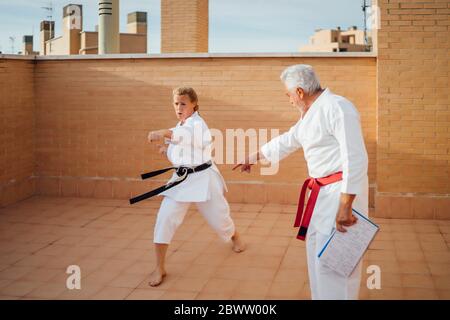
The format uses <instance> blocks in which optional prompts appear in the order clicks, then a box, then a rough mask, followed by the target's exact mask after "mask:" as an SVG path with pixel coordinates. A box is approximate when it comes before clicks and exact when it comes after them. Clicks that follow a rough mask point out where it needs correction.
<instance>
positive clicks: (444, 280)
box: [432, 275, 450, 290]
mask: <svg viewBox="0 0 450 320" xmlns="http://www.w3.org/2000/svg"><path fill="white" fill-rule="evenodd" d="M432 278H433V282H434V285H435V287H436V289H438V290H449V289H450V276H449V275H445V276H432Z"/></svg>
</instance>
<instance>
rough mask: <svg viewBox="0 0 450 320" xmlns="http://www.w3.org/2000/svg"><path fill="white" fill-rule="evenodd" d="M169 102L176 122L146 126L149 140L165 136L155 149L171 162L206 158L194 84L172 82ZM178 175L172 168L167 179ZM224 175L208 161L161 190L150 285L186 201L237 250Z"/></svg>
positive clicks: (188, 163) (206, 137)
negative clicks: (204, 166)
mask: <svg viewBox="0 0 450 320" xmlns="http://www.w3.org/2000/svg"><path fill="white" fill-rule="evenodd" d="M173 107H174V109H175V114H176V116H177V118H178V119H179V120H180V121H179V122H178V124H177V125H176V127H174V128H171V129H163V130H158V131H152V132H150V133H149V135H148V140H149V142H157V141H161V140H163V139H164V140H165V142H166V144H165V145H159V151H160V153H165V154H167V158H168V160H169V161H170V162H171V163H172V164H173V166H174V167H179V166H185V167H191V168H193V167H196V166H199V165H201V164H204V163H207V162H208V161H211V162H212V159H211V143H212V137H211V133H210V131H209V128H208V126H207V125H206V123H205V121H204V120H203V119H202V117H201V116H200V114H199V112H198V98H197V94H196V92H195V91H194V89H192V88H189V87H181V88H177V89H175V90H174V91H173ZM177 179H179V177H178V175H177V174H176V173H174V174H173V176H172V178H171V179H170V181H169V182H171V181H176V180H177ZM225 190H227V189H226V184H225V181H224V179H223V177H222V175H221V174H220V172H219V169H218V168H217V167H216V165H215V164H214V162H212V165H211V166H210V167H209V168H207V169H206V170H203V171H200V172H194V173H191V174H189V175H188V176H187V178H186V180H185V181H183V182H181V183H180V184H178V185H176V186H175V187H173V188H171V189H168V190H166V191H164V192H163V193H161V195H163V196H164V199H163V200H162V202H161V207H160V209H159V212H158V215H157V218H156V224H155V229H154V239H153V242H154V243H155V251H156V264H157V265H156V269H155V270H154V271H153V273H152V274H151V277H150V282H149V285H150V286H158V285H159V284H161V282H162V281H163V279H164V277H165V275H166V270H165V257H166V252H167V248H168V246H169V244H170V242H171V240H172V238H173V236H174V234H175V231H176V229H177V228H178V227H179V226H180V224H181V223H182V221H183V219H184V217H185V215H186V212H187V211H188V209H189V206H190V204H191V203H192V202H194V203H195V204H196V205H197V208H198V210H199V211H200V213H201V214H202V215H203V217H204V218H205V219H206V221H207V222H208V224H209V225H210V226H211V227H212V228H213V229H214V230H215V231H216V232H217V234H218V235H219V237H220V238H221V239H222V240H224V241H226V242H228V241H231V242H232V245H233V246H232V248H233V250H234V251H235V252H242V251H243V250H244V249H245V248H244V244H243V243H242V242H241V240H240V237H239V234H238V233H237V232H236V229H235V226H234V223H233V220H232V219H231V217H230V207H229V205H228V202H227V200H226V199H225V197H224V191H225Z"/></svg>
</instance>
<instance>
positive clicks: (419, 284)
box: [401, 274, 434, 289]
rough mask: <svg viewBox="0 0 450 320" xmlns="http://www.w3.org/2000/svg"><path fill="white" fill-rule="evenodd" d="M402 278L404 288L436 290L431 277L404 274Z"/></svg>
mask: <svg viewBox="0 0 450 320" xmlns="http://www.w3.org/2000/svg"><path fill="white" fill-rule="evenodd" d="M401 278H402V287H404V288H422V289H434V284H433V278H432V277H431V276H430V275H421V274H403V275H402V276H401Z"/></svg>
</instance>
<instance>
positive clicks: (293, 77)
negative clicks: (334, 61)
mask: <svg viewBox="0 0 450 320" xmlns="http://www.w3.org/2000/svg"><path fill="white" fill-rule="evenodd" d="M280 79H281V81H283V82H284V84H285V85H286V87H287V89H288V90H289V91H293V90H295V89H297V88H302V89H303V91H305V93H306V94H308V95H312V94H314V93H316V92H317V91H318V90H320V82H319V78H317V75H316V73H315V72H314V69H313V67H311V66H310V65H308V64H296V65H293V66H290V67H287V68H286V69H284V71H283V72H282V73H281V76H280Z"/></svg>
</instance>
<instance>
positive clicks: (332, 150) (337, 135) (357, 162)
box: [261, 89, 369, 299]
mask: <svg viewBox="0 0 450 320" xmlns="http://www.w3.org/2000/svg"><path fill="white" fill-rule="evenodd" d="M299 148H303V151H304V155H305V159H306V162H307V165H308V172H309V175H310V177H312V178H321V177H326V176H328V175H330V174H333V173H336V172H339V171H342V181H339V182H336V183H332V184H329V185H326V186H323V187H321V188H320V192H319V196H318V198H317V202H316V205H315V207H314V212H313V215H312V218H311V222H310V225H309V228H308V233H307V236H306V249H307V260H308V273H309V282H310V287H311V297H312V299H357V298H358V293H359V283H360V278H361V265H359V266H357V267H356V268H355V271H354V272H353V273H352V275H350V277H349V278H345V277H343V276H341V275H339V274H337V273H336V272H334V271H332V270H330V269H329V268H327V267H326V266H324V265H323V264H321V263H320V259H319V258H318V256H317V255H318V253H319V251H320V249H321V248H322V247H323V245H324V243H325V241H326V239H327V238H328V236H329V235H331V233H332V231H333V228H334V227H335V219H336V214H337V212H338V208H339V199H340V196H341V193H348V194H356V198H355V200H354V202H353V208H354V209H355V210H357V211H358V212H360V213H361V214H363V215H365V216H368V213H369V205H368V191H369V190H368V189H369V185H368V176H367V169H368V157H367V151H366V148H365V145H364V139H363V136H362V130H361V124H360V117H359V113H358V111H357V110H356V108H355V107H354V105H353V104H352V103H351V102H350V101H348V100H347V99H345V98H343V97H341V96H338V95H335V94H333V93H332V92H331V91H330V90H329V89H325V90H324V91H323V92H322V93H321V94H320V96H319V97H318V98H317V99H316V100H315V101H314V103H313V104H312V105H311V106H310V108H309V109H308V111H307V112H306V113H305V114H304V116H303V117H301V118H300V120H299V121H298V122H297V123H296V124H295V125H294V126H293V127H291V128H290V130H289V131H288V132H286V133H284V134H282V135H280V136H278V137H276V138H274V139H272V140H271V141H269V142H268V143H267V144H265V145H263V146H262V148H261V152H262V154H263V155H264V157H265V158H266V159H268V160H269V161H271V162H277V161H280V160H281V159H283V158H285V157H287V156H288V155H289V154H291V153H292V152H294V151H295V150H297V149H299ZM350 228H351V227H350Z"/></svg>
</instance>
